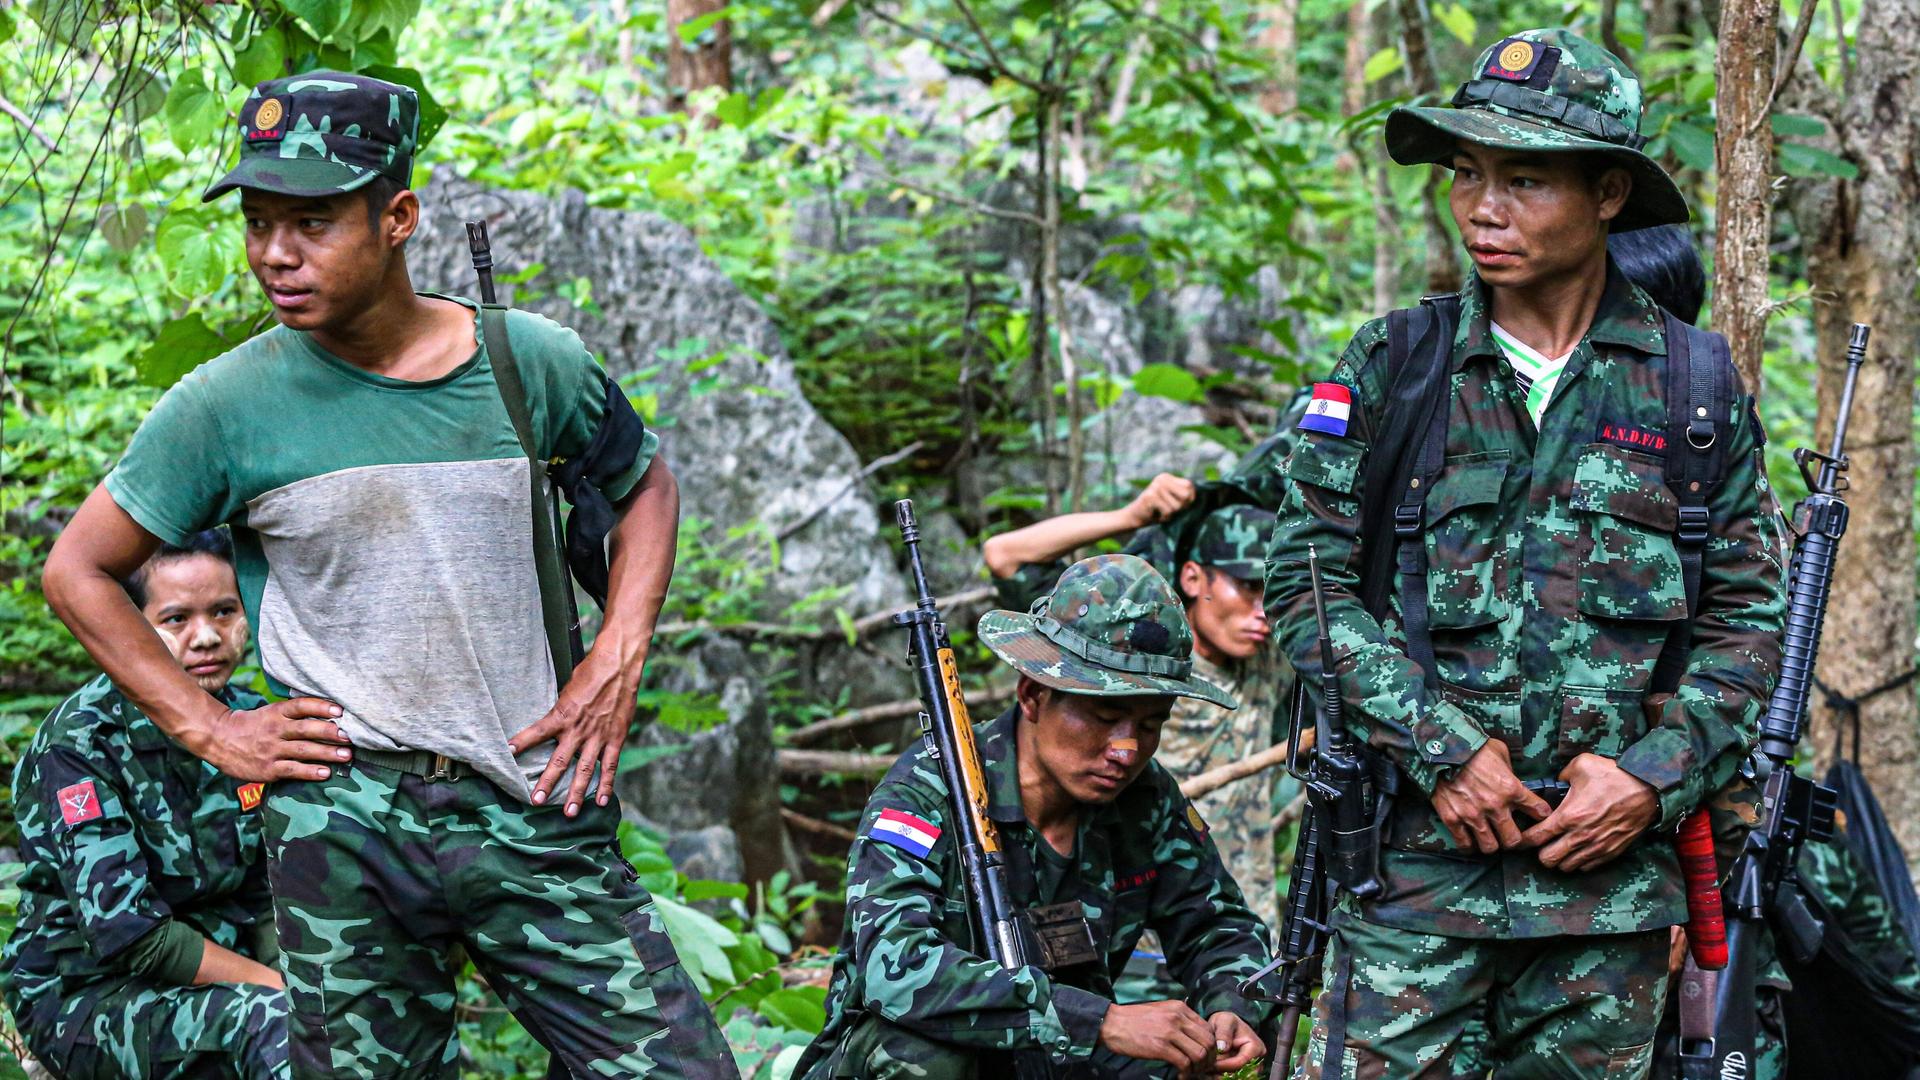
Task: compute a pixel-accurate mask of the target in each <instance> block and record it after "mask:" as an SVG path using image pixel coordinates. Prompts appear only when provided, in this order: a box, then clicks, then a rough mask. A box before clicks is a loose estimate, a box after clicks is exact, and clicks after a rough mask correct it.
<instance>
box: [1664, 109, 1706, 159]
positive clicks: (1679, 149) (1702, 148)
mask: <svg viewBox="0 0 1920 1080" xmlns="http://www.w3.org/2000/svg"><path fill="white" fill-rule="evenodd" d="M1667 144H1668V145H1669V146H1671V147H1672V148H1673V156H1674V157H1677V158H1679V159H1680V161H1681V163H1682V164H1684V165H1688V166H1691V167H1693V168H1695V169H1699V170H1700V171H1701V172H1712V171H1713V132H1712V131H1711V130H1709V129H1707V128H1703V127H1698V126H1696V125H1693V124H1690V123H1687V122H1686V121H1685V120H1675V121H1674V122H1673V124H1672V126H1670V127H1668V128H1667Z"/></svg>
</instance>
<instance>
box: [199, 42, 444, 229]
mask: <svg viewBox="0 0 1920 1080" xmlns="http://www.w3.org/2000/svg"><path fill="white" fill-rule="evenodd" d="M419 141H420V99H419V97H418V95H416V94H415V93H414V92H413V90H412V88H411V87H406V86H401V85H399V84H398V83H390V82H385V81H383V80H380V79H375V78H371V77H369V76H366V75H350V74H347V73H346V72H341V71H310V72H307V73H306V74H304V75H291V76H288V77H286V78H283V79H269V80H267V81H266V82H263V83H261V84H260V85H258V86H256V87H254V88H253V93H252V94H250V95H248V96H247V100H246V101H244V102H242V103H241V105H240V164H238V165H236V166H234V168H233V171H232V172H230V173H228V174H227V175H225V176H223V177H221V178H220V179H219V181H218V182H216V183H215V184H214V185H213V186H212V187H210V188H208V189H207V193H206V194H205V195H203V196H202V197H201V198H202V199H203V200H207V201H210V200H213V199H217V198H219V197H220V196H222V195H224V194H226V193H227V192H229V191H232V190H233V189H234V188H243V187H246V188H258V189H260V190H262V191H274V192H278V193H280V194H282V195H311V196H322V195H337V194H339V193H340V192H343V191H352V190H354V189H355V188H359V187H363V186H365V185H367V184H369V183H372V182H373V179H374V177H376V176H388V177H392V178H393V179H395V180H398V181H399V182H400V183H401V184H411V183H412V180H413V152H414V149H415V148H416V147H417V146H418V145H419Z"/></svg>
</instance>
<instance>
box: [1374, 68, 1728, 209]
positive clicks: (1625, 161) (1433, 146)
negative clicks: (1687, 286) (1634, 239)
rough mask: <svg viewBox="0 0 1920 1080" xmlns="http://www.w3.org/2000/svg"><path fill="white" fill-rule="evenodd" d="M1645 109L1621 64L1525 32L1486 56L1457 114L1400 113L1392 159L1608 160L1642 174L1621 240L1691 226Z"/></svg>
mask: <svg viewBox="0 0 1920 1080" xmlns="http://www.w3.org/2000/svg"><path fill="white" fill-rule="evenodd" d="M1642 108H1643V103H1642V95H1641V89H1640V80H1639V78H1637V77H1636V76H1635V75H1634V74H1633V72H1632V71H1631V70H1629V69H1628V68H1627V65H1626V64H1624V63H1621V61H1620V60H1619V58H1618V57H1616V56H1614V55H1613V54H1612V53H1610V52H1608V51H1607V50H1605V49H1603V48H1601V47H1600V46H1598V45H1595V44H1594V43H1593V42H1591V41H1588V40H1587V39H1586V38H1583V37H1581V36H1580V35H1578V34H1575V33H1573V32H1571V31H1568V30H1525V31H1522V32H1520V33H1518V34H1515V35H1513V36H1512V37H1509V38H1504V39H1502V40H1500V41H1498V42H1496V43H1494V45H1493V46H1492V47H1490V48H1488V49H1487V50H1486V51H1485V52H1483V53H1481V54H1480V59H1479V60H1478V61H1476V62H1475V63H1474V66H1473V75H1472V76H1471V77H1470V78H1469V79H1468V80H1467V81H1466V82H1464V83H1462V84H1460V89H1458V90H1456V91H1454V94H1453V102H1452V104H1451V105H1450V106H1439V107H1413V106H1406V105H1403V106H1401V107H1400V108H1397V109H1395V110H1393V112H1392V113H1391V114H1389V115H1388V116H1387V153H1388V154H1390V155H1392V157H1393V160H1395V161H1397V162H1399V163H1400V164H1402V165H1426V164H1438V165H1447V166H1449V167H1450V166H1451V165H1452V164H1453V150H1454V146H1455V145H1456V144H1457V143H1461V142H1469V143H1476V144H1478V145H1481V146H1492V147H1498V148H1500V149H1503V150H1537V151H1541V152H1549V153H1563V152H1569V151H1587V152H1596V153H1601V154H1605V155H1607V156H1608V157H1610V158H1612V159H1614V161H1615V162H1617V163H1618V164H1619V165H1621V166H1622V167H1624V168H1625V169H1626V170H1627V171H1628V172H1630V173H1632V174H1633V193H1632V194H1631V195H1629V196H1627V205H1626V206H1624V207H1622V208H1621V210H1620V216H1618V217H1616V218H1614V219H1613V224H1612V228H1613V231H1614V232H1631V231H1632V230H1634V229H1644V228H1647V227H1648V226H1651V225H1682V224H1685V223H1686V222H1687V220H1688V218H1689V217H1690V216H1691V215H1690V214H1689V213H1688V211H1687V200H1686V199H1685V197H1683V196H1682V195H1681V194H1680V188H1679V186H1678V185H1676V184H1675V183H1674V182H1673V178H1672V177H1671V176H1668V175H1667V172H1666V170H1665V169H1662V168H1661V167H1660V163H1659V162H1657V161H1655V160H1653V159H1652V158H1650V157H1648V156H1647V155H1646V154H1645V153H1643V152H1642V151H1641V149H1640V148H1641V147H1642V146H1644V145H1646V141H1647V140H1646V136H1644V135H1641V134H1640V115H1641V110H1642Z"/></svg>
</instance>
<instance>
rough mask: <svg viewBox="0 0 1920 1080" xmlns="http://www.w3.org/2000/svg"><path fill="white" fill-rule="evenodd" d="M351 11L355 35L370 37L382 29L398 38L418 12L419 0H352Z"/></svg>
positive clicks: (395, 38)
mask: <svg viewBox="0 0 1920 1080" xmlns="http://www.w3.org/2000/svg"><path fill="white" fill-rule="evenodd" d="M353 11H354V15H355V18H354V22H353V31H354V35H355V36H356V37H361V38H370V37H373V36H374V35H375V34H378V33H380V32H381V31H383V30H384V31H386V32H387V33H388V34H390V35H391V36H392V37H393V38H394V40H399V37H400V33H401V31H403V30H405V29H406V28H407V27H408V26H409V25H411V24H412V23H413V20H414V18H415V17H416V16H418V15H419V14H420V0H353Z"/></svg>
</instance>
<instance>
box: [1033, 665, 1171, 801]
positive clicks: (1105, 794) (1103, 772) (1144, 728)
mask: <svg viewBox="0 0 1920 1080" xmlns="http://www.w3.org/2000/svg"><path fill="white" fill-rule="evenodd" d="M1014 695H1015V697H1016V698H1017V699H1018V701H1019V703H1020V712H1021V717H1020V719H1021V723H1020V727H1019V732H1020V734H1019V755H1020V777H1021V789H1022V793H1023V797H1024V795H1025V793H1026V792H1027V791H1028V790H1029V788H1030V787H1031V788H1033V789H1034V790H1038V791H1042V792H1045V793H1046V794H1047V796H1049V798H1048V800H1047V801H1048V802H1050V803H1053V804H1054V806H1051V807H1047V808H1041V807H1031V806H1030V807H1028V808H1027V810H1028V816H1029V817H1030V818H1031V817H1034V816H1035V811H1037V810H1039V811H1043V816H1044V810H1045V809H1057V808H1059V807H1061V806H1064V805H1066V804H1069V803H1084V804H1092V805H1100V804H1104V803H1110V802H1112V801H1113V800H1115V799H1117V798H1119V797H1120V793H1121V792H1123V791H1125V790H1126V789H1127V787H1128V785H1130V784H1132V783H1133V782H1134V781H1135V780H1137V779H1139V778H1140V774H1141V773H1143V772H1145V771H1146V768H1147V763H1148V762H1150V761H1152V760H1153V754H1154V751H1156V750H1158V749H1159V748H1160V725H1162V724H1164V723H1166V720H1167V714H1168V713H1170V712H1172V710H1173V698H1172V697H1169V696H1165V695H1158V694H1143V695H1139V696H1131V697H1099V696H1095V695H1092V694H1075V693H1072V692H1070V691H1064V690H1053V689H1050V688H1048V687H1046V686H1043V685H1041V684H1040V683H1038V682H1035V681H1034V680H1032V679H1027V678H1023V679H1021V680H1020V685H1019V687H1018V688H1017V689H1016V690H1015V692H1014ZM1029 781H1032V784H1030V783H1029Z"/></svg>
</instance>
